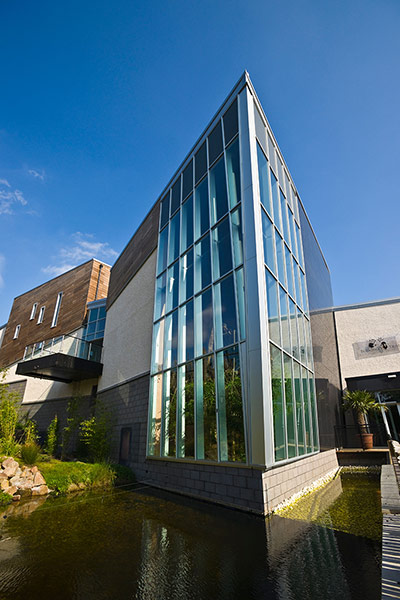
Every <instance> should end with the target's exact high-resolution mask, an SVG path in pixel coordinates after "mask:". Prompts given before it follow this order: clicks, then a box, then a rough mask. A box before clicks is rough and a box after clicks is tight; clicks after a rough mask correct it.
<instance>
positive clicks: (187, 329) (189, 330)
mask: <svg viewBox="0 0 400 600" xmlns="http://www.w3.org/2000/svg"><path fill="white" fill-rule="evenodd" d="M193 355H194V322H193V300H191V301H190V302H188V303H187V304H184V306H181V307H180V309H179V362H180V363H183V362H186V361H188V360H192V359H193Z"/></svg>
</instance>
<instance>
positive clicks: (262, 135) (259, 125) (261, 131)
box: [254, 105, 267, 152]
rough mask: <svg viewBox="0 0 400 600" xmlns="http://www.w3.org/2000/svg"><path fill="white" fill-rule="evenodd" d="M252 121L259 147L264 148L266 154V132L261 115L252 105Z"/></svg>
mask: <svg viewBox="0 0 400 600" xmlns="http://www.w3.org/2000/svg"><path fill="white" fill-rule="evenodd" d="M254 121H255V125H256V136H257V138H258V140H259V142H260V144H261V147H262V148H264V151H265V152H267V130H266V128H265V125H264V122H263V120H262V118H261V115H260V113H259V112H258V109H257V108H256V105H254Z"/></svg>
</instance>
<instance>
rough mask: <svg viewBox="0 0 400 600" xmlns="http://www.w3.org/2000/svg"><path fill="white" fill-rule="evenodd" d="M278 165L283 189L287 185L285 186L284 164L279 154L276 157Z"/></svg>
mask: <svg viewBox="0 0 400 600" xmlns="http://www.w3.org/2000/svg"><path fill="white" fill-rule="evenodd" d="M276 163H277V165H278V179H279V182H280V184H281V187H284V185H285V184H284V179H283V164H282V161H281V159H280V158H279V156H278V154H277V157H276Z"/></svg>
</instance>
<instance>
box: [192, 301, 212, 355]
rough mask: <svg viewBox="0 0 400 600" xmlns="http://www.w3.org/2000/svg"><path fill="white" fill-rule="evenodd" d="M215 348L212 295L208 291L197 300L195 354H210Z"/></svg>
mask: <svg viewBox="0 0 400 600" xmlns="http://www.w3.org/2000/svg"><path fill="white" fill-rule="evenodd" d="M213 348H214V325H213V308H212V293H211V289H208V290H207V291H205V292H204V293H203V294H201V295H200V296H197V298H195V352H196V356H201V355H202V354H208V352H212V351H213Z"/></svg>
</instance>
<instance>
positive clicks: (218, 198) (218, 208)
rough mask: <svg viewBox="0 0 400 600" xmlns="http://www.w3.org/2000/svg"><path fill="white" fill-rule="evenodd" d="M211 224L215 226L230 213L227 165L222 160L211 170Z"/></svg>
mask: <svg viewBox="0 0 400 600" xmlns="http://www.w3.org/2000/svg"><path fill="white" fill-rule="evenodd" d="M210 197H211V223H212V224H214V223H216V222H217V221H219V220H220V218H221V217H223V216H224V215H225V214H226V213H227V212H228V196H227V192H226V179H225V164H224V159H223V158H222V159H220V160H219V161H218V162H217V164H216V165H215V167H213V168H212V169H211V170H210Z"/></svg>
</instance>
